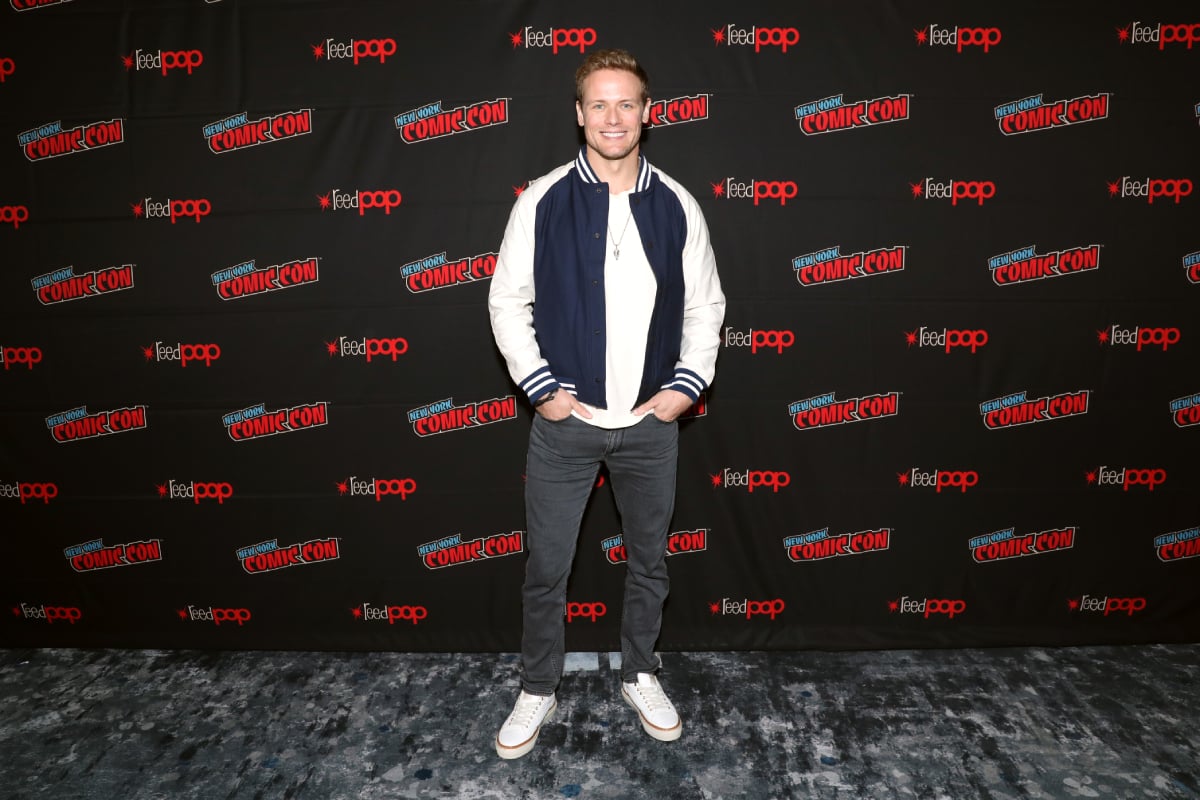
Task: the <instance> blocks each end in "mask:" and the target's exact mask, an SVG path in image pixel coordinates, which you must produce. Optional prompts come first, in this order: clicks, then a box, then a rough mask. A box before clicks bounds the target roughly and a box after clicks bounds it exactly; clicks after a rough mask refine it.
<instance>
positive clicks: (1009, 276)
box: [988, 244, 1100, 286]
mask: <svg viewBox="0 0 1200 800" xmlns="http://www.w3.org/2000/svg"><path fill="white" fill-rule="evenodd" d="M1099 268H1100V245H1098V244H1089V245H1084V246H1082V247H1068V248H1066V249H1065V250H1053V251H1051V252H1049V253H1038V252H1037V247H1036V245H1029V246H1027V247H1018V248H1017V249H1016V250H1010V251H1009V252H1007V253H1001V254H999V255H995V256H992V257H991V258H989V259H988V270H989V271H990V272H991V273H992V282H993V283H995V284H996V285H997V286H1012V285H1014V284H1018V283H1029V282H1030V281H1040V280H1045V279H1046V278H1061V277H1063V276H1066V275H1080V274H1083V273H1085V272H1092V271H1095V270H1097V269H1099Z"/></svg>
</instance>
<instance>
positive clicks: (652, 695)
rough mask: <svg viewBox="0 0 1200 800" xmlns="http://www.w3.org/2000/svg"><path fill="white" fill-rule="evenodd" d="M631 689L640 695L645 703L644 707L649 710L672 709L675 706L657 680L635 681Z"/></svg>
mask: <svg viewBox="0 0 1200 800" xmlns="http://www.w3.org/2000/svg"><path fill="white" fill-rule="evenodd" d="M633 690H634V691H635V692H637V693H638V694H639V695H641V698H642V700H643V701H644V702H645V703H646V709H647V710H649V711H658V710H660V709H668V710H674V708H675V707H674V706H673V705H671V701H670V699H668V698H667V693H666V692H664V691H663V690H662V687H661V686H659V684H658V682H657V681H655V682H653V683H647V684H642V683H635V684H633Z"/></svg>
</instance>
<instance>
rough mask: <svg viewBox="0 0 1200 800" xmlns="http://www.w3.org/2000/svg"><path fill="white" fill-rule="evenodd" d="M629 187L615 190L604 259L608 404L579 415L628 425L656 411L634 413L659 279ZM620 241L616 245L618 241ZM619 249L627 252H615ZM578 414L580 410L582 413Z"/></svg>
mask: <svg viewBox="0 0 1200 800" xmlns="http://www.w3.org/2000/svg"><path fill="white" fill-rule="evenodd" d="M629 194H630V193H629V192H621V193H620V194H614V195H609V198H608V241H607V249H606V251H605V252H606V256H605V261H604V318H605V319H604V321H605V328H606V331H607V340H606V342H605V352H604V366H605V369H606V377H605V389H606V400H607V401H608V408H606V409H603V408H593V407H591V406H588V407H587V408H588V410H589V411H591V412H592V418H591V419H586V418H584V417H579V419H582V420H583V421H584V422H586V423H588V424H589V425H595V426H597V427H600V428H627V427H629V426H630V425H636V424H637V423H639V422H641V421H642V420H644V419H645V418H646V417H648V416H650V415H651V414H653V413H654V412H652V411H650V412H647V413H645V414H643V415H641V416H638V415H636V414H634V413H633V407H634V406H635V405H636V403H637V395H638V389H639V388H640V387H641V384H642V367H643V365H644V364H645V361H646V336H647V333H648V331H649V330H650V317H651V316H652V315H653V314H654V298H655V295H656V293H657V291H658V281H657V280H655V278H654V271H653V270H652V269H651V268H650V262H649V261H647V260H646V251H645V250H643V249H642V237H641V236H640V235H639V234H638V229H637V223H636V222H634V221H633V217H632V214H631V213H630V209H629ZM614 242H615V245H614ZM614 249H615V250H619V251H620V253H621V255H620V257H617V256H615V255H614V252H613V251H614ZM576 416H578V415H576Z"/></svg>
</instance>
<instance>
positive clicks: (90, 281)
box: [30, 264, 134, 306]
mask: <svg viewBox="0 0 1200 800" xmlns="http://www.w3.org/2000/svg"><path fill="white" fill-rule="evenodd" d="M133 267H134V265H133V264H122V265H121V266H119V267H107V268H105V269H94V270H91V271H90V272H85V273H83V274H82V275H76V274H75V267H73V266H72V267H63V268H62V269H58V270H55V271H54V272H47V273H45V274H44V275H38V276H37V277H36V278H33V279H32V280H31V281H30V285H32V287H33V291H34V294H35V295H37V299H38V302H39V303H41V304H42V305H44V306H51V305H54V304H56V303H66V302H68V301H71V300H84V299H87V298H89V297H99V296H101V295H105V294H112V293H113V292H122V291H125V290H126V289H132V288H133Z"/></svg>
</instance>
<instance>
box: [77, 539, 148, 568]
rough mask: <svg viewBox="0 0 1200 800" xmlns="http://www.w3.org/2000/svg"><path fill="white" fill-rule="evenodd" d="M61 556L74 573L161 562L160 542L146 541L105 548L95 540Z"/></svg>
mask: <svg viewBox="0 0 1200 800" xmlns="http://www.w3.org/2000/svg"><path fill="white" fill-rule="evenodd" d="M63 556H64V557H65V558H66V559H67V563H69V564H70V565H71V569H73V570H75V571H76V572H94V571H96V570H100V569H112V568H113V567H130V566H133V565H134V564H149V563H151V562H153V561H162V540H161V539H148V540H145V541H140V542H126V543H125V544H113V545H108V546H107V547H106V546H105V545H104V540H103V539H95V540H93V541H90V542H84V543H83V544H76V545H72V546H70V547H68V548H65V549H64V550H63Z"/></svg>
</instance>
